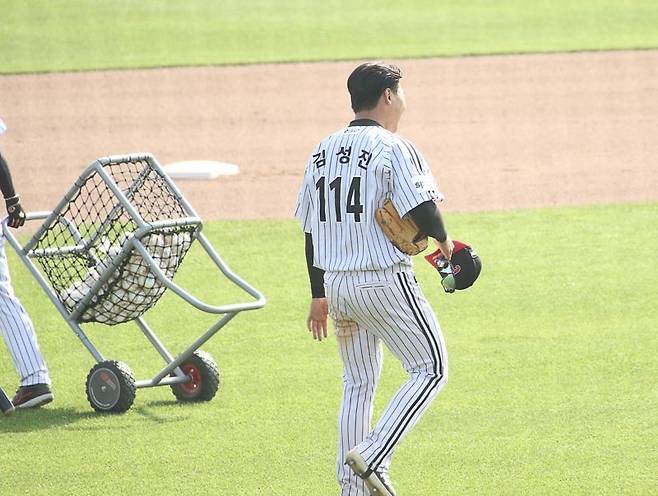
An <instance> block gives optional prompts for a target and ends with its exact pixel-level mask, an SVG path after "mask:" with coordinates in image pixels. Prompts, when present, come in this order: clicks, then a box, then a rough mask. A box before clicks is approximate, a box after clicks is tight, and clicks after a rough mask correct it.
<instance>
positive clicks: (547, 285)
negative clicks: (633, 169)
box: [0, 203, 658, 496]
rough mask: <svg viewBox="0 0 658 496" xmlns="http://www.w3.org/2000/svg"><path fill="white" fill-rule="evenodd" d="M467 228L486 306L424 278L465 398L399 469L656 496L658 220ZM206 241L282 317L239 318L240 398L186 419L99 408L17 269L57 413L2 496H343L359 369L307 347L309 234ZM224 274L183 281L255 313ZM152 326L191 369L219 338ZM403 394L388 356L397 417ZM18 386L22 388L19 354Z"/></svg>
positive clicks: (133, 335)
mask: <svg viewBox="0 0 658 496" xmlns="http://www.w3.org/2000/svg"><path fill="white" fill-rule="evenodd" d="M447 222H448V224H449V227H450V229H451V231H452V233H453V235H454V237H456V238H465V239H467V240H468V241H470V242H472V243H473V245H474V246H475V247H477V249H478V251H479V252H480V254H481V256H482V258H483V260H484V270H483V273H482V276H481V279H480V280H479V281H478V283H477V284H476V285H475V286H474V287H473V288H471V289H470V290H468V291H466V292H461V293H457V294H454V295H446V294H443V292H442V291H440V290H439V283H438V280H437V275H436V274H434V273H433V272H432V270H430V268H429V266H427V265H426V264H425V263H424V262H423V261H422V260H420V259H419V260H417V261H416V263H417V265H418V268H417V269H418V270H417V273H418V279H419V281H420V282H421V285H422V286H423V288H424V290H425V293H426V294H427V296H428V297H429V299H430V300H431V303H432V305H433V306H434V308H435V309H436V311H437V313H438V315H439V318H440V321H441V324H442V327H443V329H444V333H445V336H446V340H447V344H448V350H449V354H450V381H449V383H448V385H447V387H446V389H445V390H444V391H443V393H442V394H441V395H440V396H439V398H438V400H437V401H436V402H435V403H434V405H433V406H432V407H431V409H430V410H429V412H428V414H427V415H426V416H425V418H424V419H423V420H422V421H421V423H420V424H419V425H418V426H417V428H416V429H415V430H414V431H413V433H412V434H411V435H410V436H409V438H407V439H406V440H405V442H404V444H403V445H402V446H401V447H400V449H399V450H398V453H397V455H396V459H395V460H394V465H393V468H392V475H393V477H394V479H395V482H396V485H397V487H398V490H399V491H400V493H401V494H408V495H419V496H428V495H434V494H442V495H454V496H464V495H483V494H491V495H494V494H495V495H522V494H546V495H561V494H567V495H570V496H573V495H593V494H596V495H615V496H616V495H620V494H632V495H649V494H655V488H656V487H657V485H658V479H657V476H656V472H655V467H656V466H658V454H657V452H656V445H657V443H658V425H657V424H656V411H658V363H657V362H656V355H657V352H658V335H657V334H656V323H657V322H658V306H657V305H656V301H658V285H657V284H656V273H657V269H658V256H657V255H656V254H657V253H658V237H657V236H656V232H657V230H658V203H652V204H636V205H617V206H596V207H583V208H560V209H553V210H548V209H547V210H524V211H516V212H505V213H482V214H468V215H467V214H460V215H457V214H452V215H450V214H449V215H447ZM206 227H207V233H208V235H209V237H210V239H211V240H212V241H213V243H214V244H215V246H216V247H217V249H218V250H219V251H220V253H222V255H223V256H224V257H225V258H226V260H227V261H228V262H229V263H230V264H231V265H232V267H233V268H234V269H235V271H236V272H237V273H238V274H240V275H242V276H244V277H245V278H247V279H248V280H249V281H251V282H252V283H254V284H255V285H256V286H257V287H259V288H260V289H261V290H263V291H264V292H265V293H266V294H267V296H268V297H269V303H268V305H267V307H266V308H265V309H263V310H259V311H255V312H252V313H244V314H241V315H239V316H238V317H236V319H235V320H234V321H233V322H232V323H231V324H229V326H227V327H226V328H225V329H224V330H223V331H221V333H220V335H218V336H217V337H216V338H214V339H213V340H212V341H211V342H210V343H209V344H208V346H206V347H205V349H206V350H207V351H210V352H211V353H212V354H214V356H215V357H216V359H217V360H218V361H219V363H220V367H221V373H222V380H223V383H222V386H221V389H220V392H219V394H218V397H217V398H216V399H215V400H214V401H212V402H210V403H205V404H200V405H181V404H177V403H176V402H175V401H174V400H173V396H172V395H171V394H170V392H169V391H168V389H166V388H159V389H152V390H140V391H138V394H137V399H136V402H135V405H134V407H133V409H132V410H130V411H129V412H128V413H127V414H125V415H120V416H103V415H98V414H94V413H92V411H91V410H90V408H89V406H88V404H87V403H86V399H85V397H84V390H83V383H84V379H85V377H86V374H87V371H88V369H89V368H90V367H91V366H92V365H93V362H92V359H91V356H90V355H89V354H88V353H87V352H86V351H85V350H84V348H83V347H82V345H81V344H80V343H79V342H78V341H77V338H75V337H74V336H73V334H72V333H71V332H70V331H69V330H68V329H67V327H66V326H65V324H64V321H63V320H62V319H61V317H59V315H58V314H57V313H56V312H55V310H54V307H53V306H52V305H51V304H50V303H49V302H48V301H47V300H46V298H45V296H44V295H43V294H42V291H41V289H40V288H39V287H37V285H36V283H35V281H34V280H33V279H32V278H31V277H30V276H29V275H28V273H27V271H26V270H25V269H24V268H23V267H22V266H21V265H20V264H19V262H18V260H17V259H16V257H15V256H14V255H12V254H10V264H11V266H12V270H13V276H14V282H15V287H16V290H17V293H18V294H19V296H20V297H22V299H23V301H24V303H25V305H26V307H27V308H28V310H29V312H30V314H31V315H32V317H33V319H34V321H35V323H36V325H37V327H38V329H39V336H40V340H41V343H42V346H43V349H44V351H45V354H46V356H47V359H48V361H49V363H50V366H51V369H52V375H53V377H54V390H55V393H56V395H57V398H56V401H55V402H54V403H53V404H51V405H49V406H48V407H46V408H44V409H41V410H40V411H29V412H20V413H19V414H17V415H14V416H12V417H8V418H0V440H1V443H2V450H0V493H2V494H16V495H21V494H48V495H71V494H76V495H92V494H93V495H96V494H97V495H133V494H139V495H140V496H148V495H157V496H161V495H163V494H190V495H197V494H198V495H201V494H215V495H226V496H240V495H245V496H246V495H249V496H253V495H280V496H297V495H308V494H313V495H319V496H326V495H331V494H336V493H337V491H336V487H337V486H336V485H335V483H334V480H333V471H334V447H335V436H336V420H335V415H336V411H337V409H338V402H339V393H340V388H341V377H340V363H339V358H338V354H337V350H336V346H335V341H334V338H333V337H331V338H330V339H329V340H328V341H326V342H323V343H321V344H319V343H315V342H313V341H312V340H311V339H310V338H309V336H308V334H307V332H306V331H305V329H304V320H305V317H306V311H307V305H308V301H309V297H308V283H307V277H306V274H305V265H304V257H303V248H302V236H301V234H300V233H299V231H298V228H297V225H296V224H295V223H294V222H293V221H278V222H275V221H252V222H214V223H209V224H208V225H207V226H206ZM245 240H253V241H247V242H246V243H245ZM210 274H211V272H209V271H208V266H207V264H206V263H204V261H203V259H202V257H200V256H199V252H194V253H192V254H191V256H190V258H188V259H187V260H186V262H185V266H184V268H183V270H182V271H181V273H180V274H179V276H180V278H179V279H180V282H182V283H183V284H188V285H196V286H197V289H196V292H197V293H198V294H199V295H202V296H204V297H206V298H207V299H210V300H213V301H215V302H220V301H224V302H229V301H235V298H237V297H238V295H237V294H236V293H231V292H230V291H229V290H227V289H226V288H225V287H224V286H225V284H222V283H221V281H220V280H216V279H214V278H213V277H211V276H210ZM220 287H221V289H220ZM147 317H148V320H149V322H150V323H151V324H152V325H153V327H154V328H155V329H156V330H158V331H160V332H161V334H162V336H161V337H162V338H163V340H164V341H165V342H167V343H171V345H172V348H174V349H175V350H179V349H180V347H181V346H183V345H184V344H185V343H187V342H189V341H190V340H191V338H192V334H193V333H192V331H193V330H197V331H200V330H201V327H202V325H203V324H207V323H209V319H208V318H205V317H203V318H202V317H200V316H198V314H197V313H195V312H192V311H191V310H189V309H188V308H187V307H186V306H185V305H182V304H180V303H178V302H177V301H176V300H175V299H174V298H173V297H170V295H167V296H166V297H165V299H163V301H161V302H160V303H159V304H158V305H157V306H156V308H155V309H154V310H153V311H152V314H147ZM90 334H91V336H92V337H93V338H94V339H95V340H97V341H98V343H97V344H98V345H99V348H100V349H101V351H103V352H104V353H105V354H106V355H107V356H108V357H110V358H118V359H123V360H125V361H127V362H128V363H129V364H130V365H131V366H132V367H133V368H134V369H135V371H136V373H137V375H139V376H141V377H142V378H143V377H144V376H145V375H146V374H148V373H149V372H153V371H155V370H156V368H158V367H159V366H160V363H159V359H158V358H157V357H156V355H155V352H154V351H152V349H151V348H150V347H149V346H147V345H146V342H145V340H144V339H143V338H142V337H141V336H140V335H139V334H138V333H137V332H136V331H135V329H132V328H129V327H126V326H119V327H117V328H108V327H104V326H97V327H95V328H91V329H90ZM403 379H404V375H403V372H402V370H401V368H400V366H399V365H398V364H397V363H396V362H395V360H394V359H392V358H391V356H390V355H387V357H386V364H385V371H384V374H383V378H382V385H381V387H380V390H379V393H378V397H377V412H378V413H379V412H381V410H382V408H383V406H384V402H385V400H386V399H387V397H388V396H389V395H390V394H391V393H392V392H393V390H394V389H395V388H396V387H397V385H398V384H399V383H400V382H401V381H402V380H403ZM0 383H1V384H2V385H3V386H5V388H13V387H14V386H15V383H16V379H15V373H14V371H13V368H12V366H11V364H10V363H9V358H8V355H7V353H6V350H5V349H4V347H1V346H0ZM419 475H421V476H422V477H419Z"/></svg>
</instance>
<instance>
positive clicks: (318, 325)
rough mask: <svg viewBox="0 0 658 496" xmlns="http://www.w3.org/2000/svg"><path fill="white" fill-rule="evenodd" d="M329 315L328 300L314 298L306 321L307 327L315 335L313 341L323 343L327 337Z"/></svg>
mask: <svg viewBox="0 0 658 496" xmlns="http://www.w3.org/2000/svg"><path fill="white" fill-rule="evenodd" d="M328 315H329V304H328V303H327V298H313V299H312V300H311V309H310V310H309V312H308V318H307V319H306V327H307V328H308V330H309V332H311V333H312V334H313V339H317V340H318V341H322V339H324V338H326V337H327V316H328Z"/></svg>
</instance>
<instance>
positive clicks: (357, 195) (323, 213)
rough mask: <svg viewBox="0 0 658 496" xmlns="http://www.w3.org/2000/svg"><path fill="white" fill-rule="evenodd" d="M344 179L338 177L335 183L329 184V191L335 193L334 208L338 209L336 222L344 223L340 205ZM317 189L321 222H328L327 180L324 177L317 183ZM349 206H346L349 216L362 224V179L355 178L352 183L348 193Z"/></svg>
mask: <svg viewBox="0 0 658 496" xmlns="http://www.w3.org/2000/svg"><path fill="white" fill-rule="evenodd" d="M342 182H343V178H342V177H341V176H338V177H336V179H334V180H333V181H331V182H330V183H329V189H330V190H331V191H333V193H334V194H333V197H334V208H335V209H336V222H342V221H343V215H342V210H343V209H342V206H341V204H340V199H341V185H342ZM315 189H317V190H318V194H319V200H320V201H319V203H320V205H319V207H320V208H319V210H320V222H326V221H327V196H328V195H327V179H326V178H325V177H324V176H320V178H319V179H318V180H317V181H316V183H315ZM346 203H347V205H345V211H346V212H347V213H348V214H352V215H353V216H354V222H361V214H362V213H363V205H362V204H361V177H360V176H354V177H353V178H352V181H351V182H350V187H349V190H348V191H347V202H346Z"/></svg>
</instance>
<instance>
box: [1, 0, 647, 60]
mask: <svg viewBox="0 0 658 496" xmlns="http://www.w3.org/2000/svg"><path fill="white" fill-rule="evenodd" d="M0 12H1V13H2V23H0V73H17V72H41V71H68V70H84V69H107V68H135V67H155V66H186V65H205V64H236V63H254V62H282V61H285V62H289V61H309V60H312V61H315V60H335V59H360V58H380V57H386V58H391V57H402V58H407V57H428V56H444V55H463V54H482V53H487V54H489V53H516V52H554V51H572V50H604V49H632V48H655V47H658V4H657V3H656V2H655V1H653V0H625V1H619V0H583V1H578V2H573V1H570V0H552V1H547V0H541V1H535V2H527V1H523V0H501V1H497V2H492V1H482V0H480V1H471V0H459V1H451V2H432V1H427V0H408V1H405V2H390V1H385V2H384V1H381V0H380V1H377V0H364V1H359V2H348V1H336V0H330V1H324V2H316V1H312V0H306V1H304V0H296V1H292V0H280V1H270V0H255V1H251V2H243V1H237V0H222V1H221V2H207V1H204V0H190V1H186V2H173V1H165V0H144V1H140V2H133V1H126V0H123V1H118V0H113V1H107V2H95V1H90V0H53V1H49V2H45V1H38V2H25V1H19V0H0Z"/></svg>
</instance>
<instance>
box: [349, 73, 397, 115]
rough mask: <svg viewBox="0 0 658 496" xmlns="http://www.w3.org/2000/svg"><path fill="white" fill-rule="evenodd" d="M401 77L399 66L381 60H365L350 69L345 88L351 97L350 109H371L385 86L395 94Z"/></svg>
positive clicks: (356, 110) (357, 110) (355, 110)
mask: <svg viewBox="0 0 658 496" xmlns="http://www.w3.org/2000/svg"><path fill="white" fill-rule="evenodd" d="M401 78H402V71H400V68H399V67H396V66H394V65H390V64H384V63H383V62H366V63H365V64H361V65H360V66H359V67H357V68H356V69H354V71H352V74H350V77H349V78H347V89H348V91H349V92H350V97H351V98H352V110H354V112H359V111H361V110H371V109H373V108H375V106H376V105H377V102H378V101H379V97H380V96H381V95H382V93H383V92H384V90H385V89H386V88H390V89H391V91H392V92H393V93H395V94H397V92H398V82H399V81H400V79H401Z"/></svg>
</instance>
